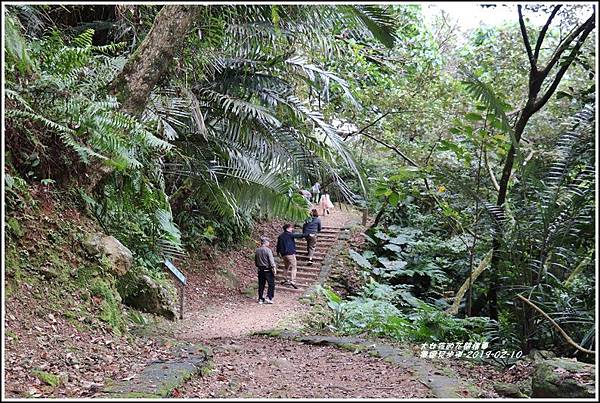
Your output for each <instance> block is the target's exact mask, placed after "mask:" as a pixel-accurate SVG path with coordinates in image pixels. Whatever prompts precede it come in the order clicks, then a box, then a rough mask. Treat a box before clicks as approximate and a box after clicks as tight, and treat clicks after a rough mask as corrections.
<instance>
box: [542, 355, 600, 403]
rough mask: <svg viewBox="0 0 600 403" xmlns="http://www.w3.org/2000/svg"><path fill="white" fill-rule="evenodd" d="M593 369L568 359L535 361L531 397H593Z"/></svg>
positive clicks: (591, 366)
mask: <svg viewBox="0 0 600 403" xmlns="http://www.w3.org/2000/svg"><path fill="white" fill-rule="evenodd" d="M595 382H596V379H595V367H594V365H592V364H586V363H583V362H579V361H577V360H575V359H569V358H551V359H546V360H538V361H536V368H535V370H534V372H533V376H532V380H531V387H532V391H533V394H532V397H554V398H556V397H570V398H577V397H580V398H590V397H594V387H595Z"/></svg>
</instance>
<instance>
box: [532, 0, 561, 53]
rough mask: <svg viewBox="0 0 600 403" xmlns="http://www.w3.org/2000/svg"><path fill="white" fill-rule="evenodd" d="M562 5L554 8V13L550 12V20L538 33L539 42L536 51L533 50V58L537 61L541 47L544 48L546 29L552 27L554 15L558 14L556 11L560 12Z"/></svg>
mask: <svg viewBox="0 0 600 403" xmlns="http://www.w3.org/2000/svg"><path fill="white" fill-rule="evenodd" d="M561 7H562V5H560V4H559V5H557V6H555V7H554V10H552V14H550V17H548V21H546V24H545V25H544V27H543V28H542V30H541V31H540V34H539V35H538V38H537V42H536V44H535V51H534V52H533V60H535V62H536V63H537V61H538V57H539V55H540V49H541V48H542V42H544V37H545V36H546V31H548V28H549V27H550V23H551V22H552V20H553V19H554V16H555V15H556V13H558V10H560V8H561Z"/></svg>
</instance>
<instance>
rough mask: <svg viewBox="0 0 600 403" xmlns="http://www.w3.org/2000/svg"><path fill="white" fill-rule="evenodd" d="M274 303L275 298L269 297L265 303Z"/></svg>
mask: <svg viewBox="0 0 600 403" xmlns="http://www.w3.org/2000/svg"><path fill="white" fill-rule="evenodd" d="M272 303H273V300H272V299H269V298H267V299H266V300H265V304H272Z"/></svg>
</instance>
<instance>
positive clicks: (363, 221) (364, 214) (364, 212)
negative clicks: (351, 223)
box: [362, 207, 369, 225]
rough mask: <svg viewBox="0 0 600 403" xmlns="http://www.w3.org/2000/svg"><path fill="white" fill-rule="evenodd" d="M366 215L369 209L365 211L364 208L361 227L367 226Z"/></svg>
mask: <svg viewBox="0 0 600 403" xmlns="http://www.w3.org/2000/svg"><path fill="white" fill-rule="evenodd" d="M368 213H369V209H367V208H366V207H365V208H364V209H363V216H362V225H367V218H368Z"/></svg>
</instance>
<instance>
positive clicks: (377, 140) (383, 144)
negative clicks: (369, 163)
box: [353, 132, 419, 168]
mask: <svg viewBox="0 0 600 403" xmlns="http://www.w3.org/2000/svg"><path fill="white" fill-rule="evenodd" d="M359 133H360V132H356V133H353V134H359ZM360 134H362V135H363V136H365V137H368V138H370V139H371V140H373V141H374V142H376V143H379V144H381V145H382V146H384V147H386V148H389V149H390V150H392V151H394V152H395V153H396V154H398V155H399V156H400V157H402V159H404V160H405V161H406V162H408V163H409V164H411V165H412V166H414V167H416V168H419V165H418V164H417V163H416V162H414V161H413V160H412V159H410V158H409V157H408V156H407V155H406V154H404V153H403V152H402V151H400V150H399V149H398V148H396V147H394V146H393V145H390V144H387V143H386V142H384V141H382V140H379V139H378V138H376V137H374V136H371V135H370V134H368V133H365V132H362V133H360Z"/></svg>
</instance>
